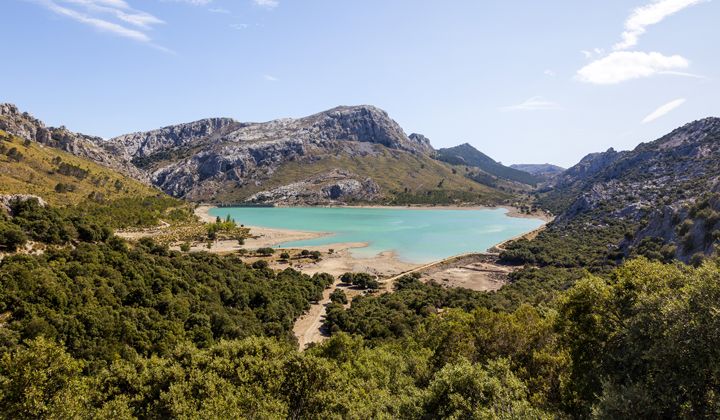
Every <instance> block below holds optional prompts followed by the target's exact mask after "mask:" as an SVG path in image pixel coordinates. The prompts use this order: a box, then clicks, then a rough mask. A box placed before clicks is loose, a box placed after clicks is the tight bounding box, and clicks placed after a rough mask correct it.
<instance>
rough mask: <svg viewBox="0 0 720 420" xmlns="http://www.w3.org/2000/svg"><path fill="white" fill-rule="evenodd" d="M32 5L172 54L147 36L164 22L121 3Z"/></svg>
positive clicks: (78, 0) (75, 0) (42, 0)
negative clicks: (154, 27)
mask: <svg viewBox="0 0 720 420" xmlns="http://www.w3.org/2000/svg"><path fill="white" fill-rule="evenodd" d="M35 3H38V4H40V5H41V6H43V7H45V8H46V9H48V10H50V11H51V12H53V13H55V14H57V15H60V16H64V17H66V18H69V19H72V20H74V21H76V22H79V23H82V24H85V25H88V26H91V27H93V28H95V29H97V30H100V31H103V32H107V33H111V34H113V35H117V36H120V37H123V38H128V39H132V40H134V41H138V42H142V43H145V44H148V45H150V46H152V47H153V48H156V49H159V50H162V51H165V52H172V51H170V50H168V49H167V48H165V47H162V46H159V45H156V44H154V43H153V42H152V38H151V37H150V36H149V35H148V34H147V32H148V31H150V30H152V28H153V26H155V25H160V24H163V23H165V22H163V21H162V20H161V19H159V18H157V17H155V16H153V15H151V14H150V13H147V12H143V11H140V10H136V9H133V8H132V7H130V5H129V4H128V3H127V2H125V1H124V0H35Z"/></svg>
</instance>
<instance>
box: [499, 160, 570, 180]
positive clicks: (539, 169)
mask: <svg viewBox="0 0 720 420" xmlns="http://www.w3.org/2000/svg"><path fill="white" fill-rule="evenodd" d="M510 167H511V168H513V169H517V170H518V171H523V172H527V173H529V174H532V175H535V176H541V177H553V176H555V175H559V174H561V173H563V172H564V171H565V168H561V167H560V166H557V165H553V164H550V163H539V164H533V163H527V164H525V163H523V164H517V165H510Z"/></svg>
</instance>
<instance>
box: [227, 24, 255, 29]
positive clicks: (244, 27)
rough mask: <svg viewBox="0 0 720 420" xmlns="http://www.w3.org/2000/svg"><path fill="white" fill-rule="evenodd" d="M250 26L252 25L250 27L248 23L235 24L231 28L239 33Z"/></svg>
mask: <svg viewBox="0 0 720 420" xmlns="http://www.w3.org/2000/svg"><path fill="white" fill-rule="evenodd" d="M249 26H250V25H248V24H247V23H233V24H231V25H230V27H231V28H233V29H237V30H238V31H240V30H242V29H247V28H248V27H249Z"/></svg>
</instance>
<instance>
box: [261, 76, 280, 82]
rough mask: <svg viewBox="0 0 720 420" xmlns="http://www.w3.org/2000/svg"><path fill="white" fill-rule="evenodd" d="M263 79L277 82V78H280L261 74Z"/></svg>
mask: <svg viewBox="0 0 720 420" xmlns="http://www.w3.org/2000/svg"><path fill="white" fill-rule="evenodd" d="M263 79H265V80H267V81H268V82H277V81H278V80H280V79H278V78H277V77H275V76H272V75H269V74H263Z"/></svg>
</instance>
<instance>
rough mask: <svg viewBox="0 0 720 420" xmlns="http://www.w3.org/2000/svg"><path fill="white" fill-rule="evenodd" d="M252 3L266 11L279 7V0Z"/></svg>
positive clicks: (255, 0) (263, 0)
mask: <svg viewBox="0 0 720 420" xmlns="http://www.w3.org/2000/svg"><path fill="white" fill-rule="evenodd" d="M253 2H254V3H255V4H256V5H258V6H260V7H264V8H266V9H274V8H276V7H278V6H279V5H280V1H279V0H253Z"/></svg>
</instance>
